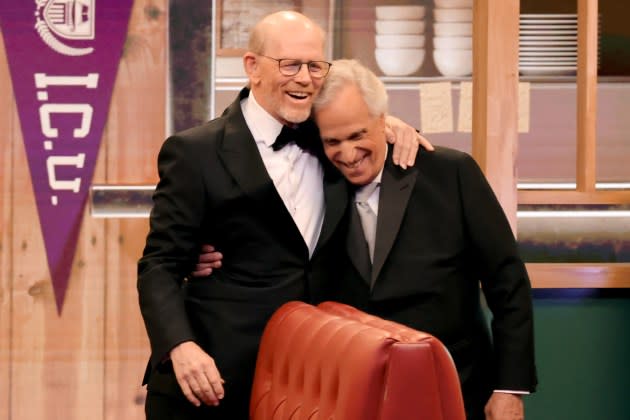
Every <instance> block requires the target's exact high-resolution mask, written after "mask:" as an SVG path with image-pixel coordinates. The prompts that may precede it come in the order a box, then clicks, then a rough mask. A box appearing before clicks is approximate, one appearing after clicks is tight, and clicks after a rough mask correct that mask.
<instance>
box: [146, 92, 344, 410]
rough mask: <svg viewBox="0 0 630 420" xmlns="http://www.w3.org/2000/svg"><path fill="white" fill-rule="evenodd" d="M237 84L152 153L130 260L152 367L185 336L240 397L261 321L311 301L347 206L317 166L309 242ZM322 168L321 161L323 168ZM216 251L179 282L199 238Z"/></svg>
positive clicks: (321, 284)
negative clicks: (149, 189)
mask: <svg viewBox="0 0 630 420" xmlns="http://www.w3.org/2000/svg"><path fill="white" fill-rule="evenodd" d="M248 94H249V91H248V90H247V89H244V90H243V91H242V92H241V94H240V96H239V98H238V99H237V100H235V101H234V102H233V103H232V104H231V106H230V107H229V108H228V109H227V110H226V111H225V112H224V114H223V115H222V116H221V117H220V118H217V119H215V120H213V121H211V122H209V123H207V124H205V125H203V126H200V127H196V128H192V129H190V130H187V131H184V132H181V133H178V134H176V135H174V136H172V137H170V138H168V139H167V140H166V141H165V143H164V145H163V146H162V148H161V150H160V153H159V157H158V170H159V177H160V180H159V183H158V185H157V188H156V191H155V194H154V196H153V201H154V206H153V209H152V211H151V217H150V232H149V234H148V237H147V241H146V247H145V249H144V253H143V256H142V258H141V259H140V261H139V264H138V291H139V298H140V308H141V311H142V316H143V318H144V322H145V325H146V329H147V332H148V335H149V339H150V343H151V350H152V355H151V360H150V364H149V368H148V369H147V375H145V382H146V381H147V379H148V376H149V375H150V374H151V372H152V370H154V369H155V367H156V366H158V365H159V364H160V362H161V361H162V360H164V358H165V357H166V356H167V355H168V352H169V351H170V350H171V349H172V348H173V347H174V346H175V345H177V344H178V343H181V342H183V341H187V340H193V341H195V342H196V343H197V344H199V345H200V346H201V347H202V348H203V349H204V350H205V351H206V352H207V353H208V354H210V355H211V356H212V357H214V359H215V362H216V364H217V367H218V369H219V371H220V372H221V374H222V377H223V379H225V381H226V399H227V398H228V397H230V396H234V392H230V390H231V388H233V387H235V386H238V387H239V392H241V393H246V395H241V398H242V401H241V402H243V403H244V404H247V403H248V399H249V382H250V381H251V376H252V375H253V371H254V364H255V358H256V352H257V349H258V344H259V339H260V336H261V334H262V331H263V328H264V326H265V323H266V322H267V320H268V318H269V317H270V316H271V314H272V313H273V311H274V310H276V309H277V308H278V307H279V306H280V305H282V304H283V303H285V302H287V301H289V300H296V299H297V300H307V301H311V302H317V301H320V300H321V299H322V297H323V293H324V290H325V289H326V288H327V287H328V286H327V285H326V284H325V283H326V281H328V280H327V279H328V278H329V276H328V274H327V273H326V270H328V269H329V268H330V267H332V266H333V264H331V263H329V262H328V259H329V258H331V257H332V256H333V255H332V254H334V253H332V252H329V250H328V248H329V245H331V244H333V243H338V244H341V246H343V243H344V241H343V240H336V241H334V240H333V239H334V236H335V235H338V233H336V227H337V225H338V224H339V222H340V220H341V219H342V217H343V214H344V210H345V208H346V205H347V197H348V192H347V187H346V184H345V181H344V180H343V178H342V177H341V176H340V175H339V174H338V173H337V172H336V171H331V170H327V168H326V167H325V179H324V195H325V203H326V213H325V217H324V222H323V227H322V230H321V234H320V238H319V243H318V245H317V247H316V250H315V252H314V255H313V257H312V258H311V259H310V260H309V255H308V248H307V246H306V244H305V243H304V240H303V238H302V236H301V234H300V232H299V230H298V228H297V226H296V225H295V223H294V222H293V219H292V217H291V215H290V214H289V212H288V211H287V209H286V207H285V205H284V203H283V202H282V199H281V198H280V196H279V195H278V193H277V191H276V189H275V187H274V185H273V182H272V180H271V178H270V177H269V175H268V173H267V171H266V169H265V166H264V163H263V161H262V159H261V157H260V154H259V153H258V149H257V147H256V144H255V141H254V138H253V137H252V135H251V133H250V131H249V130H248V128H247V125H246V123H245V119H244V117H243V114H242V112H241V106H240V100H241V99H242V98H244V97H245V96H247V95H248ZM328 169H330V168H328ZM204 243H210V244H213V245H214V246H216V247H217V249H219V250H221V252H223V254H224V259H223V262H222V267H221V269H220V270H216V271H214V272H213V273H212V276H211V278H194V279H193V278H191V279H188V280H184V278H185V277H186V276H187V274H188V273H190V272H191V271H192V269H193V268H194V264H195V262H196V260H197V258H198V255H199V251H200V245H201V244H204Z"/></svg>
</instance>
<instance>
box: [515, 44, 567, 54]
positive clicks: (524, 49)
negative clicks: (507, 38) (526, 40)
mask: <svg viewBox="0 0 630 420" xmlns="http://www.w3.org/2000/svg"><path fill="white" fill-rule="evenodd" d="M518 50H519V52H520V53H533V52H536V53H539V54H549V53H550V54H554V53H559V52H563V53H572V54H577V46H573V47H571V46H568V47H567V46H562V45H560V46H557V45H556V46H553V45H549V46H545V45H542V46H541V45H538V46H535V45H534V46H528V45H522V46H521V47H520V48H519V49H518Z"/></svg>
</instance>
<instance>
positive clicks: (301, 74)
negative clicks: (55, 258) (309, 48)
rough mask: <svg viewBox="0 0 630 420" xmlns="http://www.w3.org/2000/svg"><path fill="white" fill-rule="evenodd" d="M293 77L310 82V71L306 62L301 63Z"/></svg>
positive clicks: (303, 81) (298, 80)
mask: <svg viewBox="0 0 630 420" xmlns="http://www.w3.org/2000/svg"><path fill="white" fill-rule="evenodd" d="M294 79H295V80H296V81H297V82H301V83H310V82H311V81H312V78H311V73H310V72H309V71H308V63H302V65H301V66H300V69H299V70H298V72H297V74H296V75H295V76H294Z"/></svg>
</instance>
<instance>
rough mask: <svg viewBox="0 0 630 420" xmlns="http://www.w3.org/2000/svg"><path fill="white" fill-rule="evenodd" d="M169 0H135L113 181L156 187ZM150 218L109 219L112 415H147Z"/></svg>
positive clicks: (113, 144)
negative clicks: (141, 283) (145, 260)
mask: <svg viewBox="0 0 630 420" xmlns="http://www.w3.org/2000/svg"><path fill="white" fill-rule="evenodd" d="M167 11H168V2H167V0H160V1H155V0H154V1H148V0H146V1H145V0H138V1H136V3H135V5H134V8H133V11H132V16H131V21H130V25H129V35H128V40H127V44H126V46H125V52H124V55H123V58H122V60H121V63H120V67H119V72H118V78H117V81H116V87H115V90H114V95H113V97H112V104H111V107H110V115H109V120H108V124H107V131H106V135H105V136H104V139H103V141H104V144H105V146H106V147H105V150H104V153H103V156H104V155H106V156H107V159H106V166H107V184H129V183H132V184H155V182H156V181H157V167H156V160H157V152H158V150H159V147H160V145H161V144H162V142H163V141H164V137H165V126H166V111H165V110H166V93H167V86H166V80H167V48H166V40H167V22H168V18H167ZM147 231H148V220H147V219H125V220H116V219H109V220H108V221H107V237H106V241H107V264H106V267H107V281H106V284H107V291H106V302H107V305H106V312H105V320H106V321H105V329H106V341H105V354H106V359H105V391H106V397H105V398H106V400H105V418H106V419H108V420H118V419H130V420H133V419H142V418H144V405H143V403H144V398H145V389H144V388H142V387H141V381H142V374H143V373H144V369H145V366H146V363H147V360H148V356H149V351H150V350H149V344H148V339H147V337H146V332H145V329H144V324H143V322H142V318H141V316H140V311H139V307H138V294H137V291H136V264H137V260H138V258H139V257H140V255H141V253H142V249H143V246H144V239H145V237H146V234H147Z"/></svg>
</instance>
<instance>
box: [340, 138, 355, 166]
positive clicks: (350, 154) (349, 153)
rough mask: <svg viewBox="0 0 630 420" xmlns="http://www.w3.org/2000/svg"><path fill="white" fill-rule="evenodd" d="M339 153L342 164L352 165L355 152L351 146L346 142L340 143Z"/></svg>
mask: <svg viewBox="0 0 630 420" xmlns="http://www.w3.org/2000/svg"><path fill="white" fill-rule="evenodd" d="M339 153H340V154H341V158H342V160H343V162H345V163H347V164H352V163H354V160H355V157H356V150H355V148H354V147H353V146H352V144H350V143H348V142H342V143H341V145H340V146H339Z"/></svg>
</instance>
